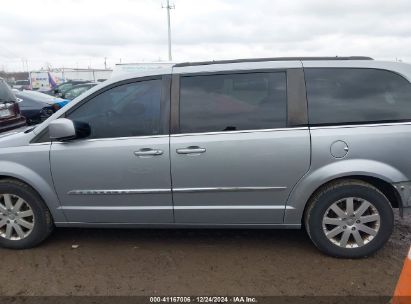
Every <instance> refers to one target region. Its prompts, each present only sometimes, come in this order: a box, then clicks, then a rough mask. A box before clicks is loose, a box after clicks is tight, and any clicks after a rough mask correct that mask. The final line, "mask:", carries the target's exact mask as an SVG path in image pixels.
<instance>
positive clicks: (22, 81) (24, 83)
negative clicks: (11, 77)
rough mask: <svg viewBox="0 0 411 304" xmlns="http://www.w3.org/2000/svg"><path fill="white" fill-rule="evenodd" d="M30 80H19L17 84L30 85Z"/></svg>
mask: <svg viewBox="0 0 411 304" xmlns="http://www.w3.org/2000/svg"><path fill="white" fill-rule="evenodd" d="M29 84H30V82H29V81H28V80H17V81H16V85H29Z"/></svg>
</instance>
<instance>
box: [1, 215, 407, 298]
mask: <svg viewBox="0 0 411 304" xmlns="http://www.w3.org/2000/svg"><path fill="white" fill-rule="evenodd" d="M74 244H76V245H79V247H78V248H76V249H73V248H72V245H74ZM410 244H411V218H407V219H406V220H402V221H399V220H398V219H397V223H396V229H395V232H394V234H393V236H392V237H391V239H390V241H389V243H388V244H387V245H386V246H385V248H384V249H383V250H381V251H380V252H378V254H376V255H375V256H373V257H370V258H368V259H363V260H339V259H334V258H329V257H327V256H324V255H322V254H321V253H319V252H318V251H317V250H316V248H314V246H313V245H312V244H311V243H310V241H309V239H308V237H307V236H306V234H305V232H304V231H293V230H103V229H98V230H97V229H93V230H86V229H57V230H55V232H54V233H53V235H52V236H51V237H50V238H49V239H48V240H47V241H46V242H45V243H44V244H43V245H41V246H40V247H38V248H35V249H31V250H25V251H11V250H4V249H1V250H0V258H1V266H0V267H1V268H0V269H1V276H0V294H1V295H9V296H16V295H42V296H43V295H200V294H201V295H254V296H262V295H391V294H392V293H393V289H394V287H395V284H396V281H397V279H398V276H399V273H400V271H401V268H402V264H403V260H404V257H405V255H406V252H407V249H408V248H409V245H410Z"/></svg>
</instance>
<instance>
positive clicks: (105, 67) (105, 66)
mask: <svg viewBox="0 0 411 304" xmlns="http://www.w3.org/2000/svg"><path fill="white" fill-rule="evenodd" d="M104 69H105V70H107V57H104Z"/></svg>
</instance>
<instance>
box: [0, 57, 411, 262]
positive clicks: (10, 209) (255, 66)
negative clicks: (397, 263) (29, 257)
mask: <svg viewBox="0 0 411 304" xmlns="http://www.w3.org/2000/svg"><path fill="white" fill-rule="evenodd" d="M410 80H411V66H410V65H408V64H405V63H399V62H383V61H374V60H371V59H370V58H368V57H341V58H334V57H331V58H273V59H250V60H237V61H236V60H234V61H220V62H202V63H187V64H176V65H174V66H173V67H172V68H169V69H165V70H155V71H150V72H149V71H146V72H145V73H136V74H132V73H131V74H125V75H123V76H119V77H115V78H112V79H110V80H108V81H106V82H105V83H103V84H100V85H98V86H96V87H94V88H92V89H90V90H89V91H88V92H86V93H85V94H84V95H83V96H82V97H81V98H78V99H77V100H76V101H73V102H71V103H69V104H68V105H67V106H66V107H64V108H63V109H61V110H60V111H58V112H57V113H55V114H54V115H53V116H52V117H51V118H50V119H48V120H47V121H46V122H44V123H42V124H41V125H39V126H38V127H36V128H35V129H34V130H33V131H31V132H29V131H26V132H25V133H19V134H14V135H10V136H7V137H3V138H1V139H0V146H1V149H0V176H1V179H0V210H1V212H2V214H1V218H0V245H1V246H3V247H8V248H28V247H32V246H34V245H37V244H39V243H40V242H41V241H42V240H44V239H45V238H46V237H47V236H48V235H49V234H50V232H51V231H52V230H53V227H54V226H58V227H107V228H108V227H168V228H177V227H185V228H188V227H206V228H215V227H220V228H292V229H300V228H301V227H305V228H306V231H307V232H308V235H309V236H310V238H311V240H312V241H313V243H314V244H315V245H316V246H317V247H318V248H319V249H320V250H321V251H323V252H325V253H327V254H329V255H331V256H336V257H345V258H358V257H364V256H368V255H370V254H373V253H374V252H376V251H377V250H378V249H379V248H381V247H382V246H383V245H384V243H385V242H386V241H387V240H388V238H389V237H390V234H391V231H392V229H393V225H394V217H393V210H394V209H397V208H398V209H399V211H400V213H404V212H407V213H409V212H410V207H411V164H410V161H409V151H410V150H411V103H410V99H411V84H410ZM170 170H171V171H170Z"/></svg>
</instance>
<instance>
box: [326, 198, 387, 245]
mask: <svg viewBox="0 0 411 304" xmlns="http://www.w3.org/2000/svg"><path fill="white" fill-rule="evenodd" d="M380 221H381V218H380V214H379V212H378V210H377V209H376V208H375V206H374V205H373V204H372V203H370V202H369V201H367V200H365V199H362V198H358V197H347V198H343V199H341V200H338V201H336V202H334V203H333V204H331V206H330V207H329V208H328V209H327V211H326V212H325V214H324V216H323V220H322V226H323V231H324V233H325V236H326V237H327V238H328V240H330V241H331V242H332V243H333V244H335V245H337V246H339V247H342V248H358V247H362V246H364V245H366V244H368V243H369V242H371V241H372V240H373V239H374V238H375V236H376V235H377V234H378V230H379V228H380Z"/></svg>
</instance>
